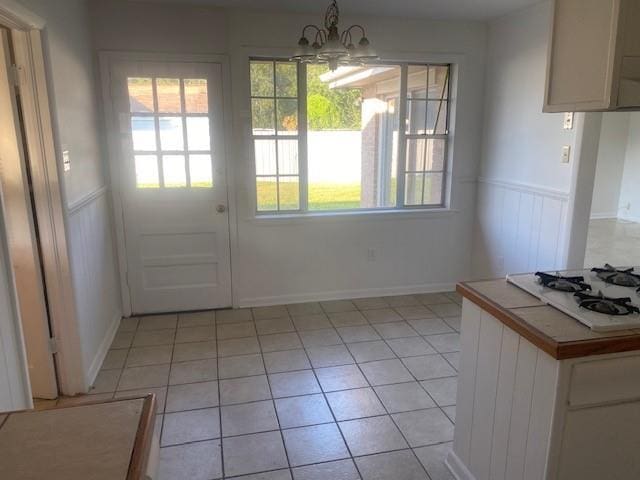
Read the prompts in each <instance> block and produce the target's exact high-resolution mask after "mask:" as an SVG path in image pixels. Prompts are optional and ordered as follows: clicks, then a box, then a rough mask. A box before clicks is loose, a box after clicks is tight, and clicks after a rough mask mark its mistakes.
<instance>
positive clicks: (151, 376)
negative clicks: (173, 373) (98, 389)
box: [118, 365, 169, 390]
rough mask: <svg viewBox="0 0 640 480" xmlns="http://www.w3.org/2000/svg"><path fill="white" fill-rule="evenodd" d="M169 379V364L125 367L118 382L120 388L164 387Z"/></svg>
mask: <svg viewBox="0 0 640 480" xmlns="http://www.w3.org/2000/svg"><path fill="white" fill-rule="evenodd" d="M168 381H169V365H151V366H148V367H132V368H125V369H124V370H123V371H122V376H121V377H120V382H118V390H137V389H140V388H149V387H164V386H166V385H167V382H168Z"/></svg>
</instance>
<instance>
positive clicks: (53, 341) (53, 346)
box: [49, 337, 58, 353]
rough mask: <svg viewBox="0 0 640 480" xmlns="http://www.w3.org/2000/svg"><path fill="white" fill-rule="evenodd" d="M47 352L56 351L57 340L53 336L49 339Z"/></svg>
mask: <svg viewBox="0 0 640 480" xmlns="http://www.w3.org/2000/svg"><path fill="white" fill-rule="evenodd" d="M49 352H51V353H58V342H57V341H56V338H55V337H51V338H50V339H49Z"/></svg>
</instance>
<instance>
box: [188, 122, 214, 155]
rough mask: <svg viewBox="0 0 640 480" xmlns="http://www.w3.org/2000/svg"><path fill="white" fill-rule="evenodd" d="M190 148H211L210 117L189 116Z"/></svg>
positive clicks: (207, 149)
mask: <svg viewBox="0 0 640 480" xmlns="http://www.w3.org/2000/svg"><path fill="white" fill-rule="evenodd" d="M187 142H188V144H189V150H206V151H209V150H211V140H210V138H209V118H208V117H187Z"/></svg>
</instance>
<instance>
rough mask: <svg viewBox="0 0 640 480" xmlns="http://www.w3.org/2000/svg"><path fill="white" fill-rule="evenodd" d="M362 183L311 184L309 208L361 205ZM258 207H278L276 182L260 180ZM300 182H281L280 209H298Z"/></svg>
mask: <svg viewBox="0 0 640 480" xmlns="http://www.w3.org/2000/svg"><path fill="white" fill-rule="evenodd" d="M360 192H361V188H360V184H350V185H343V184H331V183H311V184H309V210H346V209H351V208H359V207H360ZM257 193H258V207H259V210H261V211H270V210H276V209H277V203H276V202H277V196H276V182H265V181H259V182H258V184H257ZM298 208H299V201H298V184H297V183H284V182H282V183H280V210H297V209H298Z"/></svg>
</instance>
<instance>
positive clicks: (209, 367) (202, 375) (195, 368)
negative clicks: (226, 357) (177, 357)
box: [169, 358, 218, 385]
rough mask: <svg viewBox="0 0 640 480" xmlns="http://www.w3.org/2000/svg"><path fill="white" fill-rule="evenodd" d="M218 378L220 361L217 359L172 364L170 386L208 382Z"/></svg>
mask: <svg viewBox="0 0 640 480" xmlns="http://www.w3.org/2000/svg"><path fill="white" fill-rule="evenodd" d="M217 378H218V361H217V360H216V359H215V358H207V359H204V360H192V361H190V362H178V363H172V364H171V374H170V375H169V384H170V385H178V384H182V383H196V382H208V381H211V380H215V379H217Z"/></svg>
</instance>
